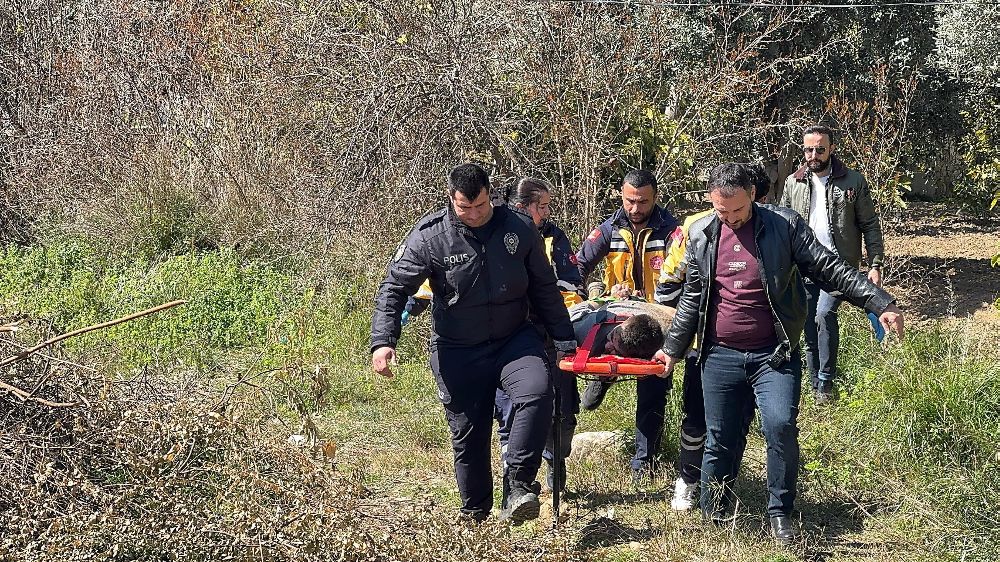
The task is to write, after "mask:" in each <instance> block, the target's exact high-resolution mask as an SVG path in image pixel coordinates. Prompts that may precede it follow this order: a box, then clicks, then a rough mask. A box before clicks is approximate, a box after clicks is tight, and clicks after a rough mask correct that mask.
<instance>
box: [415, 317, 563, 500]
mask: <svg viewBox="0 0 1000 562" xmlns="http://www.w3.org/2000/svg"><path fill="white" fill-rule="evenodd" d="M431 370H432V371H433V373H434V378H435V380H436V382H437V386H438V398H439V399H440V400H441V403H442V404H443V405H444V410H445V418H446V419H447V421H448V427H449V429H450V430H451V444H452V450H453V452H454V457H455V477H456V479H457V481H458V490H459V493H460V494H461V497H462V511H463V512H465V513H469V514H470V515H477V516H478V515H485V514H488V513H489V512H490V510H491V509H492V507H493V470H492V465H491V440H492V436H493V414H494V401H495V398H496V390H497V389H498V388H499V389H501V390H503V391H504V393H506V394H507V396H508V397H510V401H511V408H510V416H509V419H510V421H509V424H510V432H509V436H508V444H507V455H506V459H507V472H508V477H509V478H511V479H512V480H517V481H520V482H524V483H528V484H530V483H532V482H534V480H535V477H536V476H537V474H538V467H539V465H540V464H541V460H542V449H543V447H544V446H545V440H546V437H547V435H548V432H549V426H550V424H551V420H552V394H551V392H552V391H551V387H550V382H549V366H548V362H547V358H546V354H545V350H544V347H543V342H542V339H541V338H540V337H539V335H538V331H537V330H536V329H535V328H534V327H532V326H531V325H530V324H525V325H524V326H523V327H522V328H520V329H519V330H518V331H517V332H515V333H514V334H513V335H512V336H510V337H509V338H507V339H506V340H503V341H497V342H490V343H487V344H483V345H480V346H476V347H451V346H447V345H444V344H441V343H440V342H432V344H431Z"/></svg>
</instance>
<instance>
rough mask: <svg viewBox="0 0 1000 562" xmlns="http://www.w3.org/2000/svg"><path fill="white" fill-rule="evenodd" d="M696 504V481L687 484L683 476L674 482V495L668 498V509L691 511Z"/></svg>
mask: <svg viewBox="0 0 1000 562" xmlns="http://www.w3.org/2000/svg"><path fill="white" fill-rule="evenodd" d="M697 504H698V483H697V482H694V483H692V484H688V483H687V482H685V481H684V479H683V478H678V479H677V481H676V482H674V497H673V499H671V500H670V509H673V510H674V511H691V510H692V509H694V508H695V506H696V505H697Z"/></svg>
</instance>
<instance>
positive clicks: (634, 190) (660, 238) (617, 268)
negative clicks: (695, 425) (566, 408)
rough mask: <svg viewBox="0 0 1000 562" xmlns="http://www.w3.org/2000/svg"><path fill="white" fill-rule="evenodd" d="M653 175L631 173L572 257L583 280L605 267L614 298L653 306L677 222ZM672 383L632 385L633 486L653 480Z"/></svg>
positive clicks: (591, 393) (598, 391) (590, 393)
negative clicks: (617, 199)
mask: <svg viewBox="0 0 1000 562" xmlns="http://www.w3.org/2000/svg"><path fill="white" fill-rule="evenodd" d="M656 194H657V189H656V176H655V175H654V174H653V173H652V172H650V171H648V170H632V171H631V172H629V173H628V174H627V175H626V176H625V179H624V181H623V182H622V207H621V209H619V210H617V211H615V213H614V214H613V215H611V217H610V218H608V219H607V220H606V221H604V222H603V223H601V225H600V226H598V227H597V228H596V229H594V231H593V232H591V233H590V235H589V236H588V237H587V239H586V240H584V242H583V245H582V247H581V248H580V251H579V252H577V254H576V258H577V263H578V267H579V268H580V275H581V277H583V279H584V280H586V279H587V276H588V275H590V273H591V272H593V271H594V269H595V268H596V267H597V266H598V264H600V263H601V261H604V262H605V269H604V285H605V286H606V287H609V288H610V291H611V295H612V296H615V297H621V296H627V295H638V296H639V297H640V298H642V299H643V300H645V301H647V302H650V303H655V302H656V300H655V297H654V295H655V291H656V282H657V279H658V278H659V276H660V268H661V267H662V265H663V261H664V258H665V255H666V252H667V248H668V247H669V245H670V243H671V240H670V235H671V233H672V232H673V231H674V229H676V228H677V220H676V219H674V217H673V216H672V215H671V214H670V213H668V212H667V211H666V210H665V209H663V208H661V207H660V206H659V205H657V204H656ZM609 386H610V383H608V382H604V381H594V382H591V383H590V384H588V385H587V388H586V389H585V390H584V393H583V399H582V406H583V407H584V409H587V410H594V409H596V408H597V407H598V406H599V405H600V404H601V401H603V400H604V396H605V394H606V393H607V390H608V387H609ZM669 389H670V381H669V380H667V379H663V378H660V377H646V378H644V379H641V380H640V381H639V382H638V383H637V384H636V404H635V430H636V431H635V456H634V457H633V458H632V463H631V465H632V471H633V473H632V474H633V478H634V479H635V481H636V483H637V484H641V483H643V482H644V481H645V480H647V479H648V478H649V477H650V476H652V475H653V470H654V467H653V459H654V457H655V456H656V453H657V451H658V450H659V448H660V440H661V438H662V437H663V415H664V410H665V408H666V404H667V392H668V391H669Z"/></svg>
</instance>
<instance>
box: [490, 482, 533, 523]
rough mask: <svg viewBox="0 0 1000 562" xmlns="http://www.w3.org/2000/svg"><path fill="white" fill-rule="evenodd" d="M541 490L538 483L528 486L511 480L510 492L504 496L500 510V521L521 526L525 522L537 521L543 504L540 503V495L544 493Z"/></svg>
mask: <svg viewBox="0 0 1000 562" xmlns="http://www.w3.org/2000/svg"><path fill="white" fill-rule="evenodd" d="M541 488H542V487H541V485H540V484H539V483H538V482H532V483H531V484H528V483H526V482H520V481H518V480H511V481H510V484H509V490H510V491H509V492H508V493H506V494H504V498H503V504H502V508H501V509H500V520H501V521H510V522H511V523H512V524H514V525H520V524H521V523H524V522H525V521H530V520H532V519H537V518H538V511H539V510H540V509H541V507H542V504H541V502H540V501H538V494H540V493H541V491H542V490H541ZM506 491H507V490H505V492H506Z"/></svg>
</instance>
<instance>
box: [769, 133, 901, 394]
mask: <svg viewBox="0 0 1000 562" xmlns="http://www.w3.org/2000/svg"><path fill="white" fill-rule="evenodd" d="M836 148H837V147H836V145H835V144H834V133H833V131H832V130H831V129H830V128H828V127H824V126H821V125H813V126H810V127H808V128H806V130H805V131H804V133H803V135H802V152H803V156H804V157H805V163H804V164H803V165H802V166H801V167H800V168H799V169H798V170H796V171H795V173H794V174H792V175H791V176H789V177H788V178H787V179H786V180H785V189H784V191H783V193H782V195H781V201H780V203H779V205H781V206H783V207H791V208H792V209H793V210H795V211H796V212H797V213H799V214H800V215H802V217H803V218H804V219H806V222H807V223H808V224H809V227H810V228H812V230H813V231H814V232H815V233H816V238H817V239H818V240H819V242H820V243H821V244H823V246H825V247H826V248H827V249H829V250H830V251H832V252H833V253H835V254H837V255H838V256H840V258H841V259H843V260H844V261H846V262H847V263H849V264H850V265H851V266H853V267H855V268H856V267H858V266H859V265H860V264H861V241H862V239H863V240H864V245H865V251H866V252H867V254H868V279H869V280H870V281H871V282H872V283H874V284H875V285H878V286H881V284H882V274H881V266H882V259H883V254H884V250H883V243H882V226H881V224H880V222H879V217H878V213H877V212H876V211H875V203H874V202H873V201H872V196H871V192H870V191H869V189H868V182H866V181H865V178H864V177H863V176H862V175H861V174H859V173H858V172H857V171H855V170H851V169H849V168H847V167H846V166H845V165H844V164H843V163H842V162H841V161H840V160H839V159H838V158H837V157H836V156H835V155H834V151H835V150H836ZM806 293H807V302H808V306H809V308H808V312H807V316H806V325H805V355H806V367H807V368H808V369H809V372H810V374H811V378H812V387H813V392H814V395H815V398H816V403H818V404H823V403H827V402H830V401H831V400H833V399H834V392H833V381H834V379H835V378H836V376H837V347H838V346H839V344H840V325H839V323H838V321H837V307H838V306H839V305H840V302H841V299H840V298H839V295H837V294H833V295H831V294H830V293H827V292H825V291H823V290H821V289H820V288H819V286H818V285H817V284H815V283H812V282H810V281H809V280H806Z"/></svg>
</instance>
